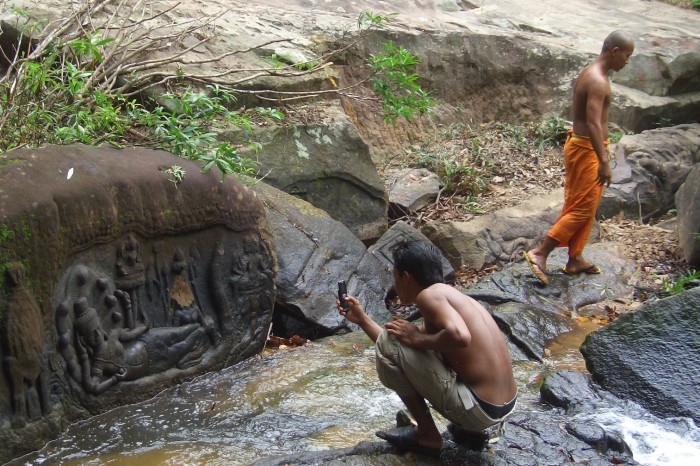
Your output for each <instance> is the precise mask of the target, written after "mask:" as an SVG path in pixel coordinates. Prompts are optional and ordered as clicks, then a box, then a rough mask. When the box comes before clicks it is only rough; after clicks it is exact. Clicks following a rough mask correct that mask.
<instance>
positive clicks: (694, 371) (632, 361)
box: [581, 288, 700, 422]
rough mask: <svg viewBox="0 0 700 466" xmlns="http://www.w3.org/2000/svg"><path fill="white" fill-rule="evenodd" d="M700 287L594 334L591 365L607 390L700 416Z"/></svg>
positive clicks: (589, 344)
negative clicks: (699, 392)
mask: <svg viewBox="0 0 700 466" xmlns="http://www.w3.org/2000/svg"><path fill="white" fill-rule="evenodd" d="M698 309H700V288H693V289H692V290H689V291H686V292H684V293H681V294H679V295H676V296H672V297H670V298H666V299H663V300H659V301H656V302H654V303H652V304H649V305H647V306H645V307H644V308H642V309H640V310H638V311H637V312H635V313H632V314H628V315H626V316H623V317H621V318H620V319H618V320H616V321H614V322H613V323H612V324H610V325H608V326H607V327H605V328H602V329H600V330H598V331H596V332H593V333H591V334H589V335H588V336H587V337H586V340H585V341H584V343H583V344H582V345H581V353H582V354H583V356H584V358H585V359H586V367H587V368H588V370H589V371H590V372H591V374H592V375H593V378H594V380H595V381H596V382H598V383H599V384H600V385H601V386H602V387H603V388H605V389H606V390H609V391H610V392H612V393H613V394H615V395H617V396H619V397H621V398H627V399H631V400H635V401H637V402H638V403H640V404H642V405H644V406H645V407H646V408H647V409H649V410H650V411H651V412H653V413H655V414H657V415H658V416H663V417H671V416H685V417H691V418H693V419H694V420H695V421H696V422H698V420H699V419H700V401H699V400H698V397H697V396H696V386H697V382H698V380H700V363H699V362H698V358H697V354H698V351H700V330H699V329H700V313H698V312H697V311H698Z"/></svg>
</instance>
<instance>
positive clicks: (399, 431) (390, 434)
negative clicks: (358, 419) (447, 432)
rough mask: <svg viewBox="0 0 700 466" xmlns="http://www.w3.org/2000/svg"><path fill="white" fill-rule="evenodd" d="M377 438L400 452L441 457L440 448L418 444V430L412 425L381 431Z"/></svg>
mask: <svg viewBox="0 0 700 466" xmlns="http://www.w3.org/2000/svg"><path fill="white" fill-rule="evenodd" d="M376 436H377V437H379V438H380V439H384V440H386V441H387V442H389V443H391V444H392V445H394V446H395V447H396V448H398V449H399V450H403V451H412V452H414V453H419V454H421V455H426V456H431V457H433V458H439V457H440V448H431V447H424V446H423V445H420V444H419V443H418V439H417V438H416V430H415V428H414V427H413V426H412V425H411V426H405V427H397V428H395V429H389V430H386V431H379V432H377V433H376Z"/></svg>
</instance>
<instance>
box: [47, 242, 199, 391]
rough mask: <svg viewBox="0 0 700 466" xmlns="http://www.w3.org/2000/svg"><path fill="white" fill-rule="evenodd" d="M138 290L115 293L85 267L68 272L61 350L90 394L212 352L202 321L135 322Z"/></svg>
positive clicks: (59, 313) (59, 316)
mask: <svg viewBox="0 0 700 466" xmlns="http://www.w3.org/2000/svg"><path fill="white" fill-rule="evenodd" d="M132 244H134V243H132ZM144 276H145V275H144ZM133 290H134V288H132V289H130V290H129V292H127V291H126V290H115V291H114V292H111V291H110V288H109V284H108V281H107V280H106V279H104V278H99V277H97V275H96V273H95V272H94V271H93V270H91V269H90V268H89V267H87V266H85V265H78V266H76V267H74V268H73V269H72V270H71V271H70V272H69V274H68V279H67V282H66V293H65V294H66V297H65V299H64V300H63V301H61V303H60V304H59V305H58V307H57V309H56V330H57V334H58V346H59V351H60V353H61V355H63V358H64V360H65V361H66V368H67V373H68V375H69V376H70V377H72V378H73V380H75V381H77V382H79V383H80V384H81V386H82V388H83V389H84V390H85V391H86V392H87V393H91V394H94V395H99V394H101V393H103V392H104V391H105V390H107V389H109V388H110V387H112V386H114V385H116V384H117V383H118V382H120V381H122V380H125V381H132V380H136V379H139V378H141V377H145V376H148V375H153V374H157V373H160V372H163V371H166V370H168V369H170V368H178V369H184V368H188V367H192V366H194V365H196V364H198V363H199V362H200V361H201V360H202V356H203V354H204V352H205V351H206V349H207V344H206V338H205V331H204V328H203V327H202V325H201V323H200V322H180V323H179V324H180V325H178V326H177V327H158V328H151V326H150V323H149V322H148V320H147V319H146V316H145V314H144V313H139V314H138V315H139V317H140V319H141V320H140V321H136V320H134V319H133V317H135V316H136V315H137V313H135V312H134V310H133V308H132V302H131V296H130V292H133ZM71 311H72V312H71ZM125 316H130V317H127V318H125Z"/></svg>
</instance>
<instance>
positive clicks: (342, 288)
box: [338, 280, 350, 312]
mask: <svg viewBox="0 0 700 466" xmlns="http://www.w3.org/2000/svg"><path fill="white" fill-rule="evenodd" d="M347 294H348V285H347V284H346V283H345V280H340V281H339V282H338V301H340V305H341V306H343V310H344V311H345V312H347V311H349V310H350V305H349V304H348V302H347V301H345V299H343V298H345V296H347Z"/></svg>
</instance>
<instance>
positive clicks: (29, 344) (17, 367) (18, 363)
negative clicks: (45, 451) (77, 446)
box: [5, 264, 47, 427]
mask: <svg viewBox="0 0 700 466" xmlns="http://www.w3.org/2000/svg"><path fill="white" fill-rule="evenodd" d="M6 273H7V279H8V284H9V285H10V286H12V287H13V288H14V293H13V295H12V298H11V299H10V302H9V303H8V306H7V328H6V332H7V333H6V338H7V350H8V354H7V356H6V357H5V363H6V364H7V369H8V373H9V375H10V381H11V383H12V402H13V403H12V404H13V410H14V417H13V426H15V427H23V426H25V425H26V423H27V421H28V420H33V419H36V418H38V417H40V416H41V413H42V411H45V410H46V409H47V400H46V397H45V396H44V393H43V387H42V386H41V381H40V375H41V358H42V345H43V339H44V332H43V325H42V317H41V309H40V308H39V305H38V304H37V302H36V300H35V299H34V297H33V296H32V294H31V292H30V291H29V289H27V287H26V286H25V285H24V278H25V276H24V267H23V266H22V265H20V264H12V265H11V266H10V267H9V268H8V269H7V271H6Z"/></svg>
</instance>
